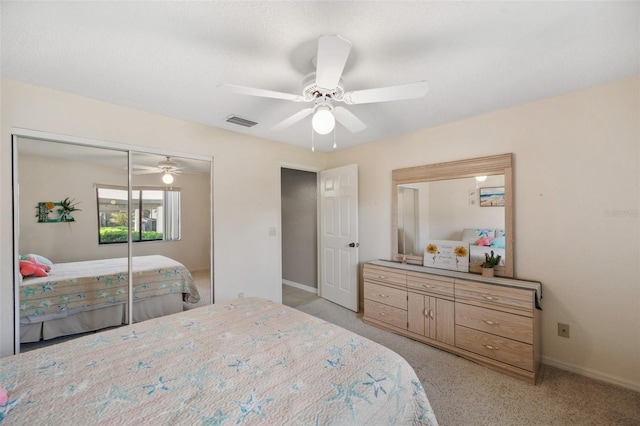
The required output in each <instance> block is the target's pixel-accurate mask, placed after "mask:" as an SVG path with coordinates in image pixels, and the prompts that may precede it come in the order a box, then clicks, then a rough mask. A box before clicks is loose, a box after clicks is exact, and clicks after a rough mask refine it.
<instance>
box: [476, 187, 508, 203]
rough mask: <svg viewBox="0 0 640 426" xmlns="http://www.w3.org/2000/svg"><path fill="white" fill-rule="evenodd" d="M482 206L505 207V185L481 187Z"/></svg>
mask: <svg viewBox="0 0 640 426" xmlns="http://www.w3.org/2000/svg"><path fill="white" fill-rule="evenodd" d="M480 207H504V186H493V187H487V188H480Z"/></svg>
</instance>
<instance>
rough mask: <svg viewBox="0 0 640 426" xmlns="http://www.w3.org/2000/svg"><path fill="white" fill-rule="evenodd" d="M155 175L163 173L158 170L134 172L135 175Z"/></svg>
mask: <svg viewBox="0 0 640 426" xmlns="http://www.w3.org/2000/svg"><path fill="white" fill-rule="evenodd" d="M154 173H162V170H158V169H157V168H156V169H155V170H138V171H135V172H133V174H134V175H151V174H154Z"/></svg>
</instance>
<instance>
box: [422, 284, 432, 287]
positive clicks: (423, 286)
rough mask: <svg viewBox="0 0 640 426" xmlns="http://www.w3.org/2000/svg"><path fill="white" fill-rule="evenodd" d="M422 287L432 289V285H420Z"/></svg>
mask: <svg viewBox="0 0 640 426" xmlns="http://www.w3.org/2000/svg"><path fill="white" fill-rule="evenodd" d="M422 287H424V288H433V286H432V285H427V284H422Z"/></svg>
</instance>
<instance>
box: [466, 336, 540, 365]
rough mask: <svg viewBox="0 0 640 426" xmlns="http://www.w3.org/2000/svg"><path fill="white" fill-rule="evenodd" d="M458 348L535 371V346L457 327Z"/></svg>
mask: <svg viewBox="0 0 640 426" xmlns="http://www.w3.org/2000/svg"><path fill="white" fill-rule="evenodd" d="M455 339H456V347H458V348H461V349H465V350H467V351H469V352H473V353H476V354H478V355H483V356H486V357H488V358H491V359H495V360H496V361H501V362H504V363H506V364H509V365H513V366H514V367H518V368H522V369H523V370H527V371H533V346H532V345H528V344H526V343H522V342H516V341H515V340H511V339H505V338H504V337H499V336H495V335H493V334H489V333H484V332H482V331H477V330H472V329H470V328H466V327H462V326H459V325H456V332H455Z"/></svg>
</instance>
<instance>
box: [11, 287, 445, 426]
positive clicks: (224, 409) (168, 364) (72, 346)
mask: <svg viewBox="0 0 640 426" xmlns="http://www.w3.org/2000/svg"><path fill="white" fill-rule="evenodd" d="M0 386H2V387H4V388H6V389H7V390H8V393H9V400H8V402H7V403H6V404H4V405H0V423H4V424H7V425H9V424H21V425H23V424H133V425H143V424H186V425H196V424H204V425H239V424H269V425H284V424H287V425H289V424H293V425H350V424H354V425H355V424H357V425H383V424H389V425H391V424H397V425H411V424H413V425H423V424H424V425H436V424H437V421H436V419H435V416H434V414H433V411H432V409H431V406H430V404H429V401H428V399H427V396H426V394H425V392H424V389H423V388H422V386H421V384H420V381H419V380H418V378H417V376H416V374H415V372H414V371H413V369H412V368H411V367H410V366H409V365H408V364H407V362H406V361H405V360H404V359H403V358H401V357H400V356H399V355H397V354H396V353H395V352H392V351H391V350H389V349H387V348H385V347H383V346H381V345H379V344H377V343H375V342H372V341H370V340H368V339H366V338H364V337H361V336H359V335H357V334H354V333H352V332H350V331H347V330H345V329H343V328H341V327H338V326H335V325H333V324H330V323H327V322H325V321H322V320H320V319H318V318H315V317H312V316H310V315H307V314H305V313H303V312H300V311H297V310H295V309H292V308H289V307H286V306H283V305H280V304H277V303H273V302H270V301H266V300H263V299H259V298H246V299H236V300H232V301H228V302H224V303H218V304H214V305H209V306H204V307H201V308H196V309H192V310H189V311H184V312H180V313H177V314H174V315H169V316H165V317H162V318H156V319H153V320H149V321H144V322H141V323H137V324H132V325H129V326H125V327H121V328H118V329H112V330H109V331H105V332H101V333H97V334H93V335H88V336H84V337H81V338H78V339H75V340H71V341H67V342H65V343H61V344H58V345H54V346H50V347H47V348H43V349H37V350H34V351H30V352H26V353H23V354H20V355H15V356H10V357H6V358H1V359H0Z"/></svg>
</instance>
